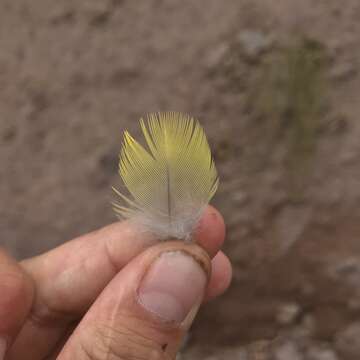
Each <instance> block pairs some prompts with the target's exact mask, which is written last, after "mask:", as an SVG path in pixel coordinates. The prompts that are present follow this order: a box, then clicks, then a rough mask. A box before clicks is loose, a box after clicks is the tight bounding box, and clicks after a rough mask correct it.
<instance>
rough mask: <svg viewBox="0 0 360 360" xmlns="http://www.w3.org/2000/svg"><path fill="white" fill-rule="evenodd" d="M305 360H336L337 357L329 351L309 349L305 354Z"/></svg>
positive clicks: (316, 348)
mask: <svg viewBox="0 0 360 360" xmlns="http://www.w3.org/2000/svg"><path fill="white" fill-rule="evenodd" d="M306 360H338V357H337V355H336V354H335V352H334V351H333V350H331V349H325V348H324V349H323V348H319V347H311V348H310V349H309V350H308V352H307V356H306Z"/></svg>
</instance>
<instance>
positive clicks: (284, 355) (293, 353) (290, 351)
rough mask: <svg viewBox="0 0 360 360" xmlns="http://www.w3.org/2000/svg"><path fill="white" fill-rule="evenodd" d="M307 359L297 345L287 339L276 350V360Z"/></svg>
mask: <svg viewBox="0 0 360 360" xmlns="http://www.w3.org/2000/svg"><path fill="white" fill-rule="evenodd" d="M290 359H291V360H305V359H304V357H303V356H302V355H301V353H300V350H299V349H298V348H297V346H296V345H295V344H294V343H293V342H291V341H287V342H284V343H282V344H281V345H280V346H278V347H277V348H276V349H275V350H274V360H290Z"/></svg>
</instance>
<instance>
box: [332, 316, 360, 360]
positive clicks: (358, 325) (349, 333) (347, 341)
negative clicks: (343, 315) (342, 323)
mask: <svg viewBox="0 0 360 360" xmlns="http://www.w3.org/2000/svg"><path fill="white" fill-rule="evenodd" d="M359 339H360V322H354V323H352V324H350V325H348V326H347V327H346V328H345V329H343V330H341V331H339V332H338V334H337V335H336V336H335V348H336V350H337V352H338V353H339V355H341V356H344V357H345V358H346V359H353V358H354V359H360V341H359Z"/></svg>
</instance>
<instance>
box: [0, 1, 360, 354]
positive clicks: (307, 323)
mask: <svg viewBox="0 0 360 360" xmlns="http://www.w3.org/2000/svg"><path fill="white" fill-rule="evenodd" d="M359 20H360V3H359V1H358V0H347V1H343V2H340V1H338V0H327V1H319V0H303V1H296V0H276V1H273V0H262V1H261V0H238V1H235V0H232V1H230V0H225V1H217V0H197V1H193V0H183V1H175V0H146V1H130V0H92V1H90V0H63V1H46V0H36V1H31V2H30V1H27V0H1V2H0V149H1V151H0V165H1V166H0V200H1V205H0V242H1V244H2V245H3V246H5V247H6V248H8V249H9V250H10V251H11V252H12V254H13V255H14V256H16V257H18V258H23V257H27V256H31V255H34V254H38V253H40V252H43V251H45V250H48V249H50V248H53V247H55V246H57V245H58V244H60V243H62V242H64V241H66V240H68V239H71V238H73V237H75V236H77V235H79V234H82V233H84V232H88V231H91V230H93V229H96V228H98V227H101V226H103V225H105V224H108V223H110V222H113V221H114V220H115V217H114V214H113V211H112V209H111V206H110V200H111V199H112V193H111V190H110V188H111V185H114V184H115V185H116V184H118V182H119V180H118V176H117V156H118V151H119V148H120V143H121V137H122V131H123V130H124V129H129V130H130V131H131V132H132V133H134V134H135V135H139V126H138V119H139V118H140V117H141V116H143V115H144V114H146V113H148V112H152V111H164V110H176V111H182V112H188V113H190V114H192V115H194V116H195V117H197V118H199V119H200V121H201V123H202V124H203V125H204V127H205V129H206V132H207V134H208V137H209V142H210V144H211V147H212V149H213V152H214V155H215V159H216V164H217V167H218V170H219V173H220V178H221V185H220V189H219V191H218V193H217V195H216V197H215V199H214V204H215V206H217V207H218V208H219V209H220V211H221V212H222V214H223V215H224V218H225V221H226V223H227V240H226V245H225V251H226V252H227V254H228V255H229V256H230V258H231V259H232V261H233V264H234V280H233V283H232V286H231V289H230V290H229V291H228V292H227V294H226V295H225V296H223V297H222V298H221V299H219V300H217V301H214V302H213V303H211V304H208V305H206V306H205V307H204V309H203V310H202V312H201V313H200V315H199V317H198V319H197V321H196V324H195V325H194V328H193V330H192V331H191V332H190V334H189V337H188V341H187V344H185V347H184V351H183V353H182V354H181V359H185V360H192V359H205V360H217V359H235V360H236V359H240V360H245V359H246V360H249V359H250V360H251V359H256V360H267V359H274V360H340V359H345V360H359V359H360V340H359V339H360V238H359V235H360V221H359V220H360V216H359V215H360V167H359V161H360V141H359V139H360V123H359V120H358V113H359V110H360V103H359V101H358V94H359V90H360V81H359V76H358V71H359V60H360V21H359Z"/></svg>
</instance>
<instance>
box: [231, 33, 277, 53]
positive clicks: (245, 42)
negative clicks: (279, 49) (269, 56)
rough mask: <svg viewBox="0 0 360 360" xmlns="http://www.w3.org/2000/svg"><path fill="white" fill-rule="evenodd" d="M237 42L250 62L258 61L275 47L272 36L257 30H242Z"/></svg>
mask: <svg viewBox="0 0 360 360" xmlns="http://www.w3.org/2000/svg"><path fill="white" fill-rule="evenodd" d="M236 42H237V44H239V46H240V48H241V51H242V53H243V55H244V56H245V57H246V58H247V59H248V60H257V58H258V57H259V56H260V55H261V54H263V53H264V52H266V51H268V50H269V49H270V48H271V46H272V45H273V39H272V38H271V37H270V36H268V35H265V34H264V33H262V32H260V31H255V30H242V31H241V32H239V33H238V35H237V36H236Z"/></svg>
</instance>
